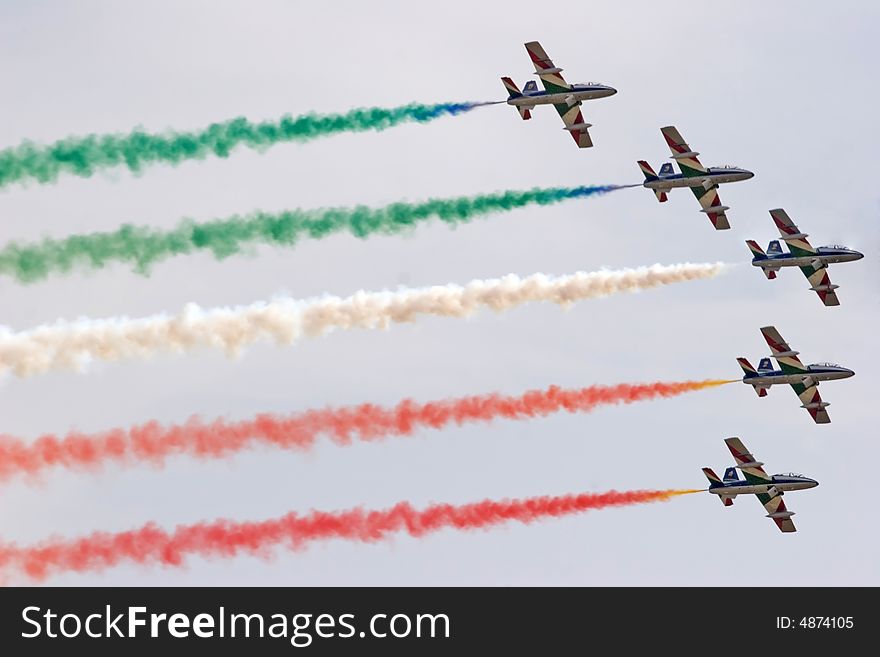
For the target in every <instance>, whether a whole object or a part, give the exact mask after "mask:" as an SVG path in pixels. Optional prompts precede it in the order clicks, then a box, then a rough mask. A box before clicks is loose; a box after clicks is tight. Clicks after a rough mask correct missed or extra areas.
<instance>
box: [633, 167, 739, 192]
mask: <svg viewBox="0 0 880 657" xmlns="http://www.w3.org/2000/svg"><path fill="white" fill-rule="evenodd" d="M754 175H755V174H754V173H752V172H751V171H749V170H747V169H740V168H738V167H730V168H727V167H709V168H708V170H707V171H706V173H702V174H699V175H696V176H685V175H683V174H680V173H675V174H672V175H670V176H661V177H659V178H658V179H657V180H646V181H645V182H644V183H643V186H644V187H647V188H648V189H659V190H661V191H665V190H667V189H673V188H675V187H706V182H707V181H711V182H712V183H713V184H716V185H720V184H721V183H731V182H739V181H741V180H748V179H749V178H752V177H753V176H754ZM709 187H711V185H709Z"/></svg>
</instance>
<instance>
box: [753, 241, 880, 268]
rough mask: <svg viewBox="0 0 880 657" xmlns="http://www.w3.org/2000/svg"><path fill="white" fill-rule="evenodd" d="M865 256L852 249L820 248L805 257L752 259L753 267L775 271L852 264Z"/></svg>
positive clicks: (790, 256)
mask: <svg viewBox="0 0 880 657" xmlns="http://www.w3.org/2000/svg"><path fill="white" fill-rule="evenodd" d="M864 257H865V255H864V254H863V253H859V252H858V251H854V250H853V249H844V248H838V247H829V246H820V247H819V248H818V249H816V253H812V254H810V255H805V256H796V255H793V254H791V253H782V254H778V255H768V256H766V257H764V258H761V259H757V258H755V259H753V260H752V264H753V265H754V266H755V267H763V268H764V269H777V268H779V267H809V266H815V265H816V263H817V262H818V263H820V266H826V265H833V264H835V263H838V262H853V261H854V260H861V259H862V258H864Z"/></svg>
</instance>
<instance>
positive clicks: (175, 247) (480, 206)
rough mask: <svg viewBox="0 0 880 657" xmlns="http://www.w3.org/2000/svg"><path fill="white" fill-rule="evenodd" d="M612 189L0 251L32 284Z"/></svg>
mask: <svg viewBox="0 0 880 657" xmlns="http://www.w3.org/2000/svg"><path fill="white" fill-rule="evenodd" d="M615 189H620V187H619V186H615V185H601V186H582V187H550V188H543V189H542V188H536V189H532V190H527V191H506V192H497V193H494V194H479V195H475V196H461V197H457V198H455V197H453V198H441V199H429V200H427V201H422V202H416V203H392V204H390V205H386V206H382V207H376V208H370V207H366V206H356V207H352V208H319V209H314V210H302V209H296V210H287V211H283V212H277V213H268V212H256V213H254V214H249V215H242V216H233V217H229V218H225V219H218V220H215V221H208V222H204V223H194V222H192V221H188V220H187V221H184V222H182V223H181V224H180V225H178V226H177V227H176V228H174V229H172V230H169V231H162V230H158V229H155V228H151V227H149V226H131V225H125V226H122V227H121V228H119V229H118V230H115V231H113V232H106V233H88V234H85V235H72V236H70V237H67V238H63V239H44V240H43V241H42V242H39V243H35V244H30V245H27V244H16V243H12V244H9V245H7V246H6V247H4V248H3V249H2V250H0V275H5V276H11V277H13V278H16V279H17V280H19V281H20V282H23V283H30V282H33V281H37V280H41V279H44V278H46V277H48V276H49V275H50V274H52V273H61V274H63V273H67V272H69V271H71V270H77V269H102V268H104V267H106V266H107V265H109V264H112V263H114V262H124V263H126V264H129V265H131V266H132V268H133V269H134V270H135V271H137V272H138V273H141V274H147V273H148V271H149V268H150V267H151V266H152V265H153V264H155V263H157V262H159V261H162V260H165V259H167V258H171V257H174V256H180V255H187V254H191V253H195V252H199V251H208V252H209V253H211V255H213V256H214V257H215V258H217V259H218V260H220V259H223V258H226V257H229V256H231V255H234V254H237V253H240V252H241V251H242V249H243V248H244V247H247V246H250V245H254V244H270V245H273V246H281V247H293V246H295V245H296V244H297V242H299V241H300V240H301V239H303V238H310V239H321V238H323V237H326V236H328V235H331V234H333V233H339V232H348V233H351V234H352V235H354V236H356V237H359V238H367V237H370V236H371V235H377V234H379V235H396V234H399V233H403V232H407V231H410V230H412V229H413V227H414V226H416V225H417V224H419V223H422V222H425V221H428V220H430V219H438V220H440V221H442V222H445V223H447V224H450V225H453V226H454V225H456V224H462V223H467V222H469V221H472V220H473V219H475V218H477V217H480V216H485V215H488V214H492V213H498V212H509V211H511V210H515V209H517V208H522V207H526V206H529V205H550V204H553V203H560V202H562V201H567V200H570V199H576V198H585V197H588V196H595V195H598V194H604V193H607V192H610V191H613V190H615Z"/></svg>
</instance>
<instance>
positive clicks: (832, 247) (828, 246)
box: [819, 244, 849, 249]
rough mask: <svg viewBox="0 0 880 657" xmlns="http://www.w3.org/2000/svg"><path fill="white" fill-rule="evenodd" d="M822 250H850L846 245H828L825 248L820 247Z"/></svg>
mask: <svg viewBox="0 0 880 657" xmlns="http://www.w3.org/2000/svg"><path fill="white" fill-rule="evenodd" d="M819 248H820V249H849V247H848V246H847V245H846V244H826V245H825V246H820V247H819Z"/></svg>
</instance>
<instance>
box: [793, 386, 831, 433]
mask: <svg viewBox="0 0 880 657" xmlns="http://www.w3.org/2000/svg"><path fill="white" fill-rule="evenodd" d="M808 383H809V382H808ZM791 389H792V390H794V392H795V394H796V395H797V396H798V399H800V400H801V408H805V409H807V412H808V413H809V414H810V417H812V418H813V422H815V423H816V424H828V423H829V422H831V418H830V417H829V416H828V411H826V410H825V406H827V404H825V403H824V402H823V401H822V397H821V395H819V388H818V387H817V385H816V384H815V383H812V384H811V385H807V384H804V383H792V384H791Z"/></svg>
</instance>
